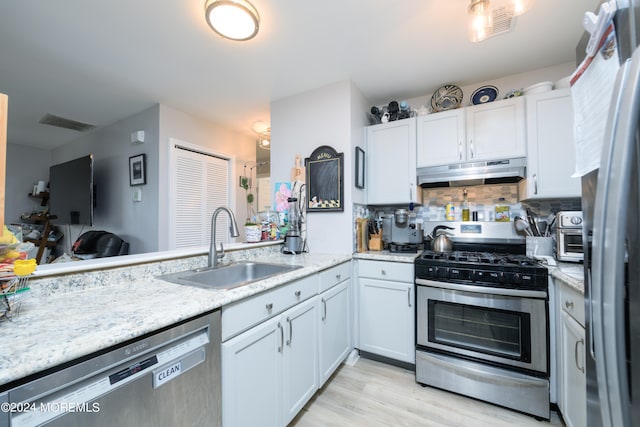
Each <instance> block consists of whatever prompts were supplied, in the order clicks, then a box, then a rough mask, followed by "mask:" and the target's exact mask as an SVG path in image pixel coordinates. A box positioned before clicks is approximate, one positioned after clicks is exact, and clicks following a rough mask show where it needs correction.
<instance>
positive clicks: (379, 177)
mask: <svg viewBox="0 0 640 427" xmlns="http://www.w3.org/2000/svg"><path fill="white" fill-rule="evenodd" d="M366 132H367V152H366V156H367V157H366V165H367V167H366V191H367V203H368V204H370V205H383V204H405V203H409V202H413V203H422V191H421V190H420V189H418V188H417V186H416V119H415V118H410V119H404V120H397V121H394V122H389V123H383V124H379V125H374V126H369V127H368V128H367V130H366Z"/></svg>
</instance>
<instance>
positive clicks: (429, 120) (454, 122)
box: [417, 108, 467, 168]
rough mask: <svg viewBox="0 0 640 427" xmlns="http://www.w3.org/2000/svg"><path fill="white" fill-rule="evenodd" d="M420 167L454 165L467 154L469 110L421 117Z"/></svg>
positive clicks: (419, 135) (419, 119)
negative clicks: (466, 113) (467, 117)
mask: <svg viewBox="0 0 640 427" xmlns="http://www.w3.org/2000/svg"><path fill="white" fill-rule="evenodd" d="M417 121H418V124H417V128H418V129H417V133H418V147H417V153H418V167H419V168H420V167H425V166H438V165H450V164H452V163H459V162H462V161H464V159H465V158H466V157H467V153H466V147H467V137H466V132H465V130H466V124H465V109H464V108H458V109H455V110H449V111H443V112H442V113H437V114H429V115H426V116H420V117H418V120H417Z"/></svg>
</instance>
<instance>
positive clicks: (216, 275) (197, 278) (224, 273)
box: [159, 261, 302, 289]
mask: <svg viewBox="0 0 640 427" xmlns="http://www.w3.org/2000/svg"><path fill="white" fill-rule="evenodd" d="M299 268H302V266H300V265H283V264H271V263H264V262H252V261H243V262H237V263H233V264H228V265H222V266H218V267H215V268H211V267H205V268H199V269H195V270H188V271H181V272H179V273H172V274H166V275H164V276H160V277H159V279H162V280H166V281H168V282H173V283H178V284H180V285H190V286H197V287H200V288H206V289H231V288H236V287H238V286H243V285H248V284H250V283H253V282H256V281H258V280H262V279H266V278H267V277H271V276H274V275H276V274H279V273H286V272H289V271H293V270H297V269H299Z"/></svg>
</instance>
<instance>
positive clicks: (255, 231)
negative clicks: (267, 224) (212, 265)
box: [240, 176, 262, 243]
mask: <svg viewBox="0 0 640 427" xmlns="http://www.w3.org/2000/svg"><path fill="white" fill-rule="evenodd" d="M240 186H241V187H242V188H244V191H245V192H246V197H247V220H246V221H245V223H244V235H245V238H246V239H247V242H249V243H252V242H259V241H260V240H261V238H262V230H261V229H260V225H259V224H258V223H256V222H255V213H254V211H253V202H254V200H255V197H254V196H253V193H252V192H251V180H250V178H249V177H246V176H241V177H240Z"/></svg>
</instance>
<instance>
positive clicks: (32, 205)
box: [4, 144, 51, 224]
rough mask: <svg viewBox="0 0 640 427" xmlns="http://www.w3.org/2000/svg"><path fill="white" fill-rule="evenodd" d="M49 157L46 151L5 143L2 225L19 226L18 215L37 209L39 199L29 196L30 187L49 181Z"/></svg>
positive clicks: (31, 188)
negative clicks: (3, 219)
mask: <svg viewBox="0 0 640 427" xmlns="http://www.w3.org/2000/svg"><path fill="white" fill-rule="evenodd" d="M50 165H51V154H50V152H49V151H48V150H42V149H39V148H32V147H27V146H25V145H17V144H7V166H6V167H7V169H6V183H5V210H4V215H5V222H6V223H7V224H11V223H21V222H23V221H22V220H21V219H20V215H22V214H23V213H26V212H32V211H33V210H35V209H37V208H40V201H41V200H40V199H36V198H32V197H29V196H28V195H29V194H31V191H32V190H33V184H35V183H37V182H38V181H45V182H49V166H50Z"/></svg>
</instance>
